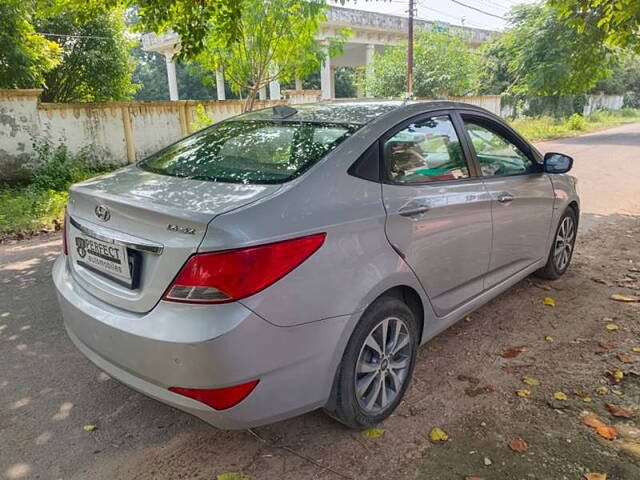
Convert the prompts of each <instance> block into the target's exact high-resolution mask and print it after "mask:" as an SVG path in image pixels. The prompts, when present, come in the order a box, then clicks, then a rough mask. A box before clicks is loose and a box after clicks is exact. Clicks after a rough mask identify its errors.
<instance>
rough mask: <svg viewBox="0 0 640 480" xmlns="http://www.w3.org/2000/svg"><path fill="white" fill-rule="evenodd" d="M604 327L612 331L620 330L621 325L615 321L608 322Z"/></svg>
mask: <svg viewBox="0 0 640 480" xmlns="http://www.w3.org/2000/svg"><path fill="white" fill-rule="evenodd" d="M604 328H605V329H606V330H609V331H610V332H614V331H616V330H619V329H620V327H619V326H618V325H616V324H615V323H607V324H606V325H605V326H604Z"/></svg>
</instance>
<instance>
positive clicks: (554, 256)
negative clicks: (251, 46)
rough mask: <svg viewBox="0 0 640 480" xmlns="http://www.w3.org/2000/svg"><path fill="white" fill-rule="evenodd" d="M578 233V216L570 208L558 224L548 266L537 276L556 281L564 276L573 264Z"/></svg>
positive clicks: (539, 271) (538, 272)
mask: <svg viewBox="0 0 640 480" xmlns="http://www.w3.org/2000/svg"><path fill="white" fill-rule="evenodd" d="M577 233H578V216H577V214H576V211H575V210H574V209H573V208H571V207H569V208H567V210H566V211H565V212H564V214H563V215H562V218H561V219H560V222H559V223H558V228H557V230H556V235H555V237H554V240H553V243H552V244H551V251H550V252H549V258H548V260H547V264H546V265H545V266H544V267H542V268H541V269H540V270H538V271H537V272H536V275H537V276H539V277H542V278H546V279H549V280H556V279H558V278H560V277H561V276H562V275H564V272H566V271H567V268H569V263H571V257H572V256H573V249H574V246H575V243H576V235H577Z"/></svg>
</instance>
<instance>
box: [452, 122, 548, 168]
mask: <svg viewBox="0 0 640 480" xmlns="http://www.w3.org/2000/svg"><path fill="white" fill-rule="evenodd" d="M464 123H465V127H466V129H467V132H468V133H469V137H470V138H471V143H472V144H473V148H474V149H475V151H476V156H477V157H478V162H479V163H480V169H481V171H482V175H483V176H485V177H491V176H499V175H519V174H523V173H533V172H535V171H537V165H536V164H535V163H534V162H533V161H531V160H530V159H529V158H528V157H527V156H526V155H525V154H524V153H523V152H522V150H520V149H519V148H518V147H516V146H515V145H514V144H513V143H511V142H510V141H509V140H507V139H505V138H504V137H503V136H502V135H500V134H498V133H496V132H494V131H493V130H489V129H488V128H486V127H484V126H481V125H478V124H477V123H474V122H472V121H469V120H465V122H464Z"/></svg>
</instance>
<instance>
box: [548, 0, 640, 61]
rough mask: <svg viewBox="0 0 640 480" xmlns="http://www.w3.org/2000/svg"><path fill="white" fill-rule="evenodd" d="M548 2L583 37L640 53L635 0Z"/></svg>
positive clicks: (639, 9)
mask: <svg viewBox="0 0 640 480" xmlns="http://www.w3.org/2000/svg"><path fill="white" fill-rule="evenodd" d="M549 3H550V5H552V6H554V7H555V8H557V10H558V12H559V16H560V18H562V19H563V20H565V21H566V22H567V24H568V25H570V26H571V27H573V28H575V30H576V31H577V32H578V33H579V34H581V35H582V36H583V38H589V39H590V40H591V41H593V40H595V41H604V42H606V43H607V44H608V45H611V46H617V47H630V48H633V49H635V50H636V51H637V52H639V53H640V2H639V1H638V0H549Z"/></svg>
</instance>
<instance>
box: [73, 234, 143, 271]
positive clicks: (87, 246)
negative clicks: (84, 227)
mask: <svg viewBox="0 0 640 480" xmlns="http://www.w3.org/2000/svg"><path fill="white" fill-rule="evenodd" d="M74 243H75V245H74V247H75V248H74V254H75V255H74V256H75V257H76V261H77V263H79V264H80V265H83V266H88V267H91V268H93V269H95V270H98V271H100V272H103V273H105V274H107V275H112V276H115V277H117V278H120V279H123V280H127V281H130V280H131V272H130V271H129V260H128V258H127V249H126V248H125V247H123V246H122V245H115V244H113V243H107V242H103V241H100V240H96V239H95V238H91V237H85V236H80V235H79V236H76V237H75V239H74Z"/></svg>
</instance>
